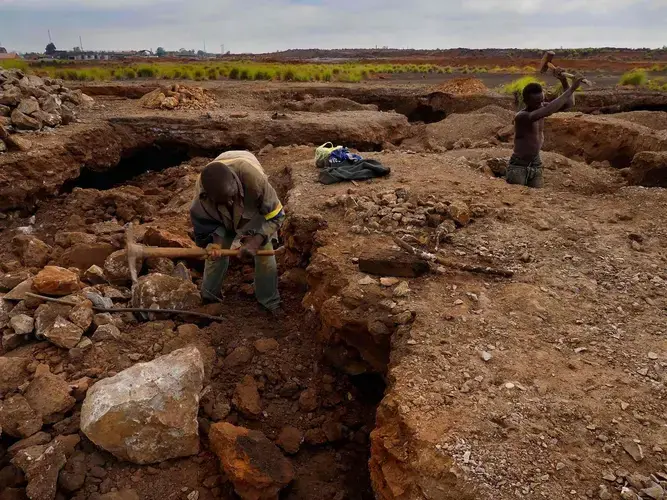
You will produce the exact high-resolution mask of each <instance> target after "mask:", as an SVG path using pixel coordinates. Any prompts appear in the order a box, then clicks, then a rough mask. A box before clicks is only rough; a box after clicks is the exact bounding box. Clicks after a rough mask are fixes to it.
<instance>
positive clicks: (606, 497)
mask: <svg viewBox="0 0 667 500" xmlns="http://www.w3.org/2000/svg"><path fill="white" fill-rule="evenodd" d="M598 498H599V499H600V500H611V499H612V498H613V497H612V496H611V493H609V490H608V489H607V487H606V486H604V485H602V484H601V485H600V489H599V491H598Z"/></svg>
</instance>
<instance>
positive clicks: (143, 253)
mask: <svg viewBox="0 0 667 500" xmlns="http://www.w3.org/2000/svg"><path fill="white" fill-rule="evenodd" d="M135 248H136V251H135V252H134V256H136V257H139V258H144V259H147V258H150V257H164V258H167V259H204V258H206V257H208V255H209V252H208V250H206V249H205V248H160V247H146V246H143V245H137V246H136V247H135ZM282 251H283V247H281V248H278V249H276V250H259V251H258V252H257V255H258V256H260V257H266V256H271V255H278V254H280V253H282ZM216 252H217V253H219V254H220V255H221V256H223V257H238V256H239V254H240V253H241V252H240V251H239V250H216Z"/></svg>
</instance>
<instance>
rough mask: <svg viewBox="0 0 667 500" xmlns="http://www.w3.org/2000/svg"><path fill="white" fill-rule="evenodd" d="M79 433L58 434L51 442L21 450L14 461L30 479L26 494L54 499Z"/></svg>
mask: <svg viewBox="0 0 667 500" xmlns="http://www.w3.org/2000/svg"><path fill="white" fill-rule="evenodd" d="M79 441H80V438H79V436H78V435H73V436H58V437H57V438H55V439H54V440H53V441H52V442H51V443H49V444H45V445H39V446H32V447H30V448H27V449H25V450H21V451H20V452H19V453H18V454H17V455H16V457H14V458H13V459H12V463H13V464H14V465H16V466H18V467H20V468H21V470H23V472H24V473H25V475H26V478H27V479H28V486H27V488H26V494H27V495H28V498H30V499H31V500H53V499H54V498H55V497H56V483H57V481H58V474H59V473H60V469H62V468H63V466H64V465H65V463H66V462H67V457H68V456H71V455H72V454H73V453H74V448H75V446H76V445H77V444H78V443H79Z"/></svg>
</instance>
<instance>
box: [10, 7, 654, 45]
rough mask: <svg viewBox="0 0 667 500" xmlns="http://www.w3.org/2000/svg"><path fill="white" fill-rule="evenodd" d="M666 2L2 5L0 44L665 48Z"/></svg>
mask: <svg viewBox="0 0 667 500" xmlns="http://www.w3.org/2000/svg"><path fill="white" fill-rule="evenodd" d="M666 26H667V0H178V1H177V0H0V44H1V45H3V46H5V47H6V48H7V49H8V50H10V51H18V52H28V51H40V52H41V51H43V50H44V48H45V47H46V44H47V43H48V42H49V38H48V30H51V36H52V38H53V41H54V43H55V44H56V46H57V47H58V48H59V49H71V48H72V47H74V46H75V45H78V44H79V36H81V37H82V40H83V48H84V50H131V49H135V50H139V49H153V50H154V49H156V48H157V47H159V46H161V47H164V48H165V49H167V50H178V49H180V48H187V49H195V50H199V49H203V48H204V44H206V49H207V51H209V52H220V50H221V44H224V46H225V51H227V50H230V51H231V52H232V53H247V52H254V53H261V52H274V51H278V50H285V49H291V48H322V49H331V48H372V47H375V46H379V47H382V46H389V47H392V48H414V49H435V48H452V47H467V48H489V47H500V48H504V47H513V48H560V47H565V48H572V47H608V46H612V47H651V48H657V47H663V46H666V45H667V28H665V27H666Z"/></svg>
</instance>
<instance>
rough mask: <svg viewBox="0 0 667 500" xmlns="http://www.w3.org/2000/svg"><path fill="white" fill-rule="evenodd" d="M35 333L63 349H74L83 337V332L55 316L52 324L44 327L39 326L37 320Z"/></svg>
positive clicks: (60, 317)
mask: <svg viewBox="0 0 667 500" xmlns="http://www.w3.org/2000/svg"><path fill="white" fill-rule="evenodd" d="M40 307H41V306H40ZM37 333H38V334H39V335H40V336H41V337H44V338H46V339H47V340H48V341H49V342H51V343H53V344H55V345H57V346H58V347H62V348H64V349H72V348H74V347H76V345H77V344H78V343H79V342H80V341H81V337H83V330H82V329H81V328H80V327H78V326H77V325H75V324H74V323H72V322H70V321H68V320H66V319H65V318H63V317H62V316H57V317H56V318H55V320H54V321H53V323H52V324H50V325H49V326H46V327H44V326H43V325H42V324H40V321H39V319H38V320H37Z"/></svg>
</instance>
